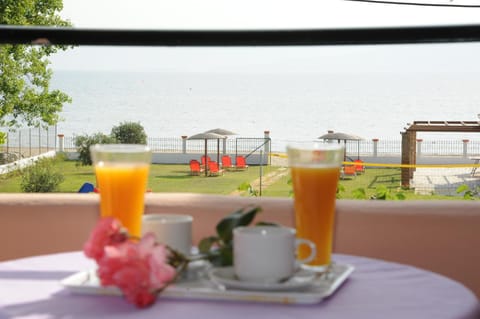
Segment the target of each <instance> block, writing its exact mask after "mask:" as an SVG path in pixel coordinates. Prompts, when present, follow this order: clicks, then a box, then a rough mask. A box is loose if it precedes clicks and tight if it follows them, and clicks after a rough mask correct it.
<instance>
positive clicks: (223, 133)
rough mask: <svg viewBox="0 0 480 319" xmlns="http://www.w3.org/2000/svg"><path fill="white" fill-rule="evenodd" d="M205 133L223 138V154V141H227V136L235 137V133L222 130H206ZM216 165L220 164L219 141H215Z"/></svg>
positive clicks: (224, 146)
mask: <svg viewBox="0 0 480 319" xmlns="http://www.w3.org/2000/svg"><path fill="white" fill-rule="evenodd" d="M205 133H215V134H220V135H223V136H224V139H223V141H224V143H223V152H224V153H225V148H226V145H225V141H226V140H227V135H237V133H235V132H232V131H229V130H226V129H223V128H214V129H213V130H208V131H206V132H205ZM217 163H219V164H220V140H217Z"/></svg>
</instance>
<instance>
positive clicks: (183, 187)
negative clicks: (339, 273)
mask: <svg viewBox="0 0 480 319" xmlns="http://www.w3.org/2000/svg"><path fill="white" fill-rule="evenodd" d="M57 163H58V164H57V165H58V169H59V170H60V171H61V172H62V173H63V174H64V176H65V181H64V182H63V183H62V184H61V185H60V192H77V191H78V189H79V188H80V187H81V185H83V183H85V182H90V183H93V184H95V176H94V174H93V168H92V166H81V165H78V164H77V162H75V161H58V162H57ZM277 169H278V168H277V167H271V166H267V167H264V168H263V174H264V176H265V175H267V174H268V173H271V172H274V171H276V170H277ZM259 173H260V169H259V167H258V166H250V167H249V168H248V170H245V171H233V172H225V174H224V175H223V176H218V177H205V176H204V175H201V176H191V175H190V169H189V166H188V165H159V164H153V165H152V166H151V169H150V176H149V183H148V188H149V189H151V190H152V191H153V192H191V193H204V194H231V193H232V192H234V191H236V190H237V188H238V187H239V186H240V185H241V184H243V183H249V184H253V182H254V181H255V180H257V179H258V178H259ZM20 174H21V173H20V172H15V173H11V174H8V175H3V176H2V175H0V192H21V190H20V180H21V177H20ZM289 179H290V177H289V175H286V176H282V177H281V178H279V179H278V180H277V181H276V182H274V183H273V184H271V185H269V186H268V187H263V188H262V196H270V197H289V196H291V185H290V184H289ZM340 185H342V186H343V188H344V191H342V192H340V195H339V197H340V198H344V199H353V198H355V197H354V190H355V189H358V188H362V189H364V190H365V192H366V195H367V196H366V197H367V198H369V197H370V196H371V195H373V194H375V189H376V188H377V187H378V186H380V185H383V186H385V187H387V188H388V189H389V190H390V191H391V192H392V193H395V192H397V191H401V192H403V193H404V194H405V196H406V199H407V200H412V199H427V200H428V199H459V200H461V199H463V198H462V197H459V196H458V197H457V196H440V195H415V194H414V192H413V191H412V190H401V188H400V169H398V168H378V169H377V168H369V169H367V170H366V172H365V173H364V174H362V175H358V176H357V177H355V178H350V179H344V180H341V181H340ZM256 188H258V187H256ZM257 190H258V189H257Z"/></svg>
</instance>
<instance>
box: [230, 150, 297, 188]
mask: <svg viewBox="0 0 480 319" xmlns="http://www.w3.org/2000/svg"><path fill="white" fill-rule="evenodd" d="M287 165H288V163H287V159H286V158H282V157H278V156H272V163H271V167H278V169H276V170H274V171H273V172H270V173H268V174H266V175H264V176H263V178H262V190H265V189H266V188H267V187H269V186H270V185H272V184H274V183H275V182H277V181H278V180H279V179H281V178H282V177H284V176H286V175H288V167H287ZM250 186H252V188H253V189H255V190H259V189H260V178H257V179H256V180H254V181H253V182H251V183H250ZM245 193H246V191H239V190H235V191H233V192H232V193H230V195H239V196H241V195H245Z"/></svg>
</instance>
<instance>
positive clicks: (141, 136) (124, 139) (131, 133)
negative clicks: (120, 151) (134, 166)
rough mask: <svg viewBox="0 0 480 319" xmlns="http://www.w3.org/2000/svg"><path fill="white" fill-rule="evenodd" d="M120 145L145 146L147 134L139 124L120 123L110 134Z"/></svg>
mask: <svg viewBox="0 0 480 319" xmlns="http://www.w3.org/2000/svg"><path fill="white" fill-rule="evenodd" d="M110 135H111V136H112V137H113V138H114V139H115V140H117V142H118V143H121V144H147V134H146V133H145V130H144V129H143V126H142V125H140V123H134V122H122V123H120V125H118V126H114V127H113V128H112V133H111V134H110Z"/></svg>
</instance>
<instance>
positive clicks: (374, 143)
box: [65, 137, 480, 158]
mask: <svg viewBox="0 0 480 319" xmlns="http://www.w3.org/2000/svg"><path fill="white" fill-rule="evenodd" d="M264 142H265V139H264V138H244V137H230V138H227V139H226V140H225V144H224V142H223V140H219V141H218V142H217V140H208V144H207V147H208V149H209V150H211V151H212V152H213V151H216V150H217V145H218V147H219V148H220V151H221V152H223V150H224V146H225V152H226V153H228V154H235V153H244V154H245V153H249V152H251V151H252V150H253V149H256V148H257V147H258V146H259V145H261V144H262V143H264ZM288 142H291V141H282V140H273V143H272V141H269V144H268V146H267V147H266V148H263V149H262V150H263V151H264V152H266V151H270V150H271V151H272V152H280V153H283V152H285V147H286V145H287V143H288ZM341 143H343V142H341ZM148 145H149V146H150V147H151V148H152V150H153V151H154V152H168V153H202V152H204V150H205V141H204V140H188V139H187V140H184V139H182V138H180V137H178V138H177V137H165V138H148ZM65 149H66V150H71V151H74V150H75V144H74V138H73V137H65ZM346 150H347V155H348V156H349V157H352V158H356V157H357V156H378V157H381V156H400V154H401V153H402V141H401V139H378V140H361V141H347V143H346ZM417 155H418V156H478V155H480V140H468V141H467V140H422V141H419V142H417Z"/></svg>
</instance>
